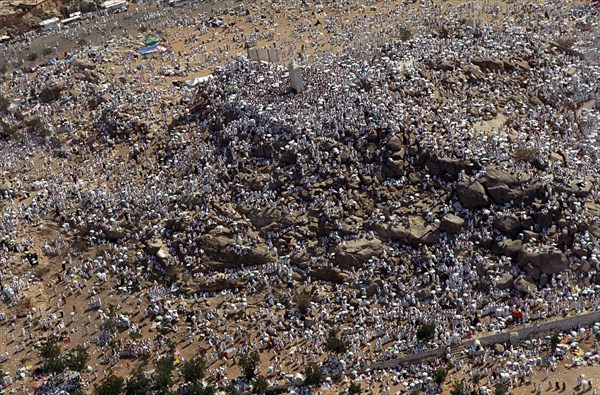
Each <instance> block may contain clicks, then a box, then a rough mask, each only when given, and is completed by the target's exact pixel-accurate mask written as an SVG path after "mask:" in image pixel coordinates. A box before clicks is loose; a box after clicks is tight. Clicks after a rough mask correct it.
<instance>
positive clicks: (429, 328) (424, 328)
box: [417, 324, 435, 341]
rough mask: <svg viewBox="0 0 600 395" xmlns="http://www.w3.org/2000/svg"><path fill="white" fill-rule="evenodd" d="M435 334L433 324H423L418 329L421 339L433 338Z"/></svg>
mask: <svg viewBox="0 0 600 395" xmlns="http://www.w3.org/2000/svg"><path fill="white" fill-rule="evenodd" d="M434 335H435V326H433V325H431V324H423V325H421V327H420V328H419V330H417V339H418V340H420V341H424V340H431V339H433V336H434Z"/></svg>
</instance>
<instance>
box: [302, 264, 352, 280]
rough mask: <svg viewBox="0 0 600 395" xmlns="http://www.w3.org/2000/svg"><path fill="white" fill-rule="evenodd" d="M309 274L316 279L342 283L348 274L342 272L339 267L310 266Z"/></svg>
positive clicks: (347, 277)
mask: <svg viewBox="0 0 600 395" xmlns="http://www.w3.org/2000/svg"><path fill="white" fill-rule="evenodd" d="M309 275H310V277H312V278H314V279H317V280H323V281H329V282H332V283H338V284H342V283H344V282H345V281H348V279H349V276H348V274H346V273H344V272H342V270H341V269H340V268H339V267H326V266H317V267H311V270H310V273H309Z"/></svg>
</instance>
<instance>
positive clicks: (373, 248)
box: [330, 238, 384, 268]
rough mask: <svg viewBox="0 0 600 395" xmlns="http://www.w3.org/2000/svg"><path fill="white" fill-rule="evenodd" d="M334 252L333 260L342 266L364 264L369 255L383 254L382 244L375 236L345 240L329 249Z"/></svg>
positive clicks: (377, 255)
mask: <svg viewBox="0 0 600 395" xmlns="http://www.w3.org/2000/svg"><path fill="white" fill-rule="evenodd" d="M330 251H331V252H333V253H335V257H334V262H335V263H336V264H337V265H338V266H340V267H342V268H344V267H358V266H362V265H363V264H365V263H366V262H367V261H368V260H369V259H371V257H379V256H380V255H381V254H383V251H384V245H383V243H382V242H381V240H379V239H377V238H372V239H356V240H346V241H345V242H344V243H343V244H339V245H337V246H336V247H334V248H332V249H331V250H330Z"/></svg>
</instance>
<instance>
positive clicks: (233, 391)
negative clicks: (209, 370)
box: [224, 383, 240, 395]
mask: <svg viewBox="0 0 600 395" xmlns="http://www.w3.org/2000/svg"><path fill="white" fill-rule="evenodd" d="M224 391H225V393H226V394H227V395H240V391H239V390H238V389H237V387H236V386H235V384H233V383H229V384H227V387H225V389H224Z"/></svg>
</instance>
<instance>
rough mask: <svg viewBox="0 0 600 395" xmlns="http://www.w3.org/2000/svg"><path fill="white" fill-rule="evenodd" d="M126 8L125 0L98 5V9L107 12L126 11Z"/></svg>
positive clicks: (111, 0) (113, 0) (109, 1)
mask: <svg viewBox="0 0 600 395" xmlns="http://www.w3.org/2000/svg"><path fill="white" fill-rule="evenodd" d="M128 6H129V3H128V2H127V0H107V1H105V2H103V3H100V8H101V9H103V10H106V11H109V12H120V11H126V10H127V7H128Z"/></svg>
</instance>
